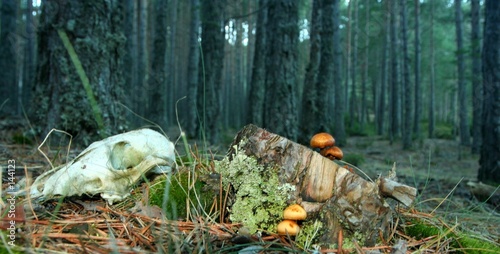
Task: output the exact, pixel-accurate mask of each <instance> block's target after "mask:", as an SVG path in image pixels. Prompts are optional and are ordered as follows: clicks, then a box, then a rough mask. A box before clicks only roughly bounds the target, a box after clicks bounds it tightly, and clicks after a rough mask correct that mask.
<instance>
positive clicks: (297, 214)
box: [283, 204, 307, 220]
mask: <svg viewBox="0 0 500 254" xmlns="http://www.w3.org/2000/svg"><path fill="white" fill-rule="evenodd" d="M306 217H307V213H306V210H304V208H302V206H300V205H298V204H294V205H290V206H288V207H287V208H286V209H285V211H283V218H284V219H285V220H305V219H306Z"/></svg>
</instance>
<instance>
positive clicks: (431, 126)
mask: <svg viewBox="0 0 500 254" xmlns="http://www.w3.org/2000/svg"><path fill="white" fill-rule="evenodd" d="M430 5H431V20H430V22H431V25H430V35H429V38H430V43H429V47H430V49H429V53H430V57H429V58H430V64H429V72H430V77H429V112H428V114H429V115H428V118H429V126H428V127H427V133H428V137H429V138H433V137H434V127H435V104H434V102H435V99H434V98H435V89H434V87H435V77H436V75H435V73H436V72H435V70H436V66H435V63H436V61H435V57H436V55H435V51H434V2H431V3H430Z"/></svg>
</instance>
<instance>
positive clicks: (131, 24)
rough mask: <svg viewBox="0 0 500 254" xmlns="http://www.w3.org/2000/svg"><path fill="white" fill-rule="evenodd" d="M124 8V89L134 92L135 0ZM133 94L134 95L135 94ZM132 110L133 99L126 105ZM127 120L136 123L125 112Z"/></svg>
mask: <svg viewBox="0 0 500 254" xmlns="http://www.w3.org/2000/svg"><path fill="white" fill-rule="evenodd" d="M124 4H125V8H124V17H125V20H124V22H123V32H124V34H125V37H126V40H125V47H126V49H125V50H126V51H125V54H124V56H123V65H122V69H123V75H124V79H125V88H126V90H128V91H135V90H134V89H135V88H136V87H137V86H138V82H137V69H138V68H137V67H138V62H137V2H136V0H126V1H125V3H124ZM133 94H136V93H135V92H134V93H133ZM126 105H127V106H128V107H129V108H131V109H132V110H135V99H133V98H131V99H130V100H129V103H127V104H126ZM127 119H128V120H130V122H136V121H137V117H136V116H135V115H133V114H132V113H131V112H128V111H127Z"/></svg>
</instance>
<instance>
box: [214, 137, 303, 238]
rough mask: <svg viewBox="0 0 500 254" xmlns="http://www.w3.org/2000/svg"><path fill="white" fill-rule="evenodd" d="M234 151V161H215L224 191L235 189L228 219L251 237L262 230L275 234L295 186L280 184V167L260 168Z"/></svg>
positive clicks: (245, 156)
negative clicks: (238, 224) (229, 187)
mask: <svg viewBox="0 0 500 254" xmlns="http://www.w3.org/2000/svg"><path fill="white" fill-rule="evenodd" d="M234 150H235V153H234V154H233V155H232V157H231V158H228V157H225V158H224V159H223V160H222V161H218V162H215V170H216V171H217V172H218V173H219V174H220V175H221V177H222V184H223V186H224V189H226V188H227V186H228V185H229V184H230V185H231V186H232V187H233V189H234V190H235V191H234V203H233V204H232V206H231V211H230V216H229V218H230V219H231V221H233V222H240V223H242V224H243V225H244V226H245V227H247V228H248V229H249V230H250V233H252V234H253V233H255V232H256V231H257V230H259V229H261V230H268V231H272V232H274V231H275V230H276V225H277V224H278V223H279V222H280V221H281V220H282V216H283V210H284V209H285V207H286V201H287V200H288V199H289V198H290V197H291V194H292V192H293V191H294V190H295V186H293V185H291V184H282V183H280V181H279V177H278V172H279V170H278V169H277V168H270V167H264V166H262V165H259V164H258V163H257V160H256V159H255V158H253V157H249V156H247V155H245V153H244V152H243V151H241V150H239V148H238V146H234Z"/></svg>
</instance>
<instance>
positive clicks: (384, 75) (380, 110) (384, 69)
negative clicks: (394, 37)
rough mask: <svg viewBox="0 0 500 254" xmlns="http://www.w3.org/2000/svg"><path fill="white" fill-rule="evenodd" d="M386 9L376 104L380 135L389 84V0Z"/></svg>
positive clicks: (383, 127)
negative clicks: (377, 102)
mask: <svg viewBox="0 0 500 254" xmlns="http://www.w3.org/2000/svg"><path fill="white" fill-rule="evenodd" d="M386 7H387V10H386V11H385V21H384V22H385V29H384V33H385V37H384V44H383V49H382V57H381V59H382V63H381V65H380V66H381V68H380V69H381V70H380V73H381V75H380V89H379V92H378V93H379V99H378V101H379V104H378V105H377V134H378V135H382V134H384V133H385V122H386V121H385V111H386V98H385V95H386V85H388V84H389V82H388V80H389V72H388V69H389V63H388V60H389V48H390V47H389V46H390V41H391V40H390V30H391V29H390V27H391V15H390V2H389V1H387V2H386Z"/></svg>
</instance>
